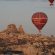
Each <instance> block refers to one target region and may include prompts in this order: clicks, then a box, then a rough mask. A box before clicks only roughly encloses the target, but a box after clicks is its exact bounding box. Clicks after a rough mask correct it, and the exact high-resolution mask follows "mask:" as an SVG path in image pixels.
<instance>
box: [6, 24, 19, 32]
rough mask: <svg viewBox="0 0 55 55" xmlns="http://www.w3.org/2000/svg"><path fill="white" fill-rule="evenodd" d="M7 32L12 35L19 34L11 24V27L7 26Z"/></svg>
mask: <svg viewBox="0 0 55 55" xmlns="http://www.w3.org/2000/svg"><path fill="white" fill-rule="evenodd" d="M7 31H8V32H12V33H16V32H18V31H17V28H16V25H15V24H10V25H8V26H7Z"/></svg>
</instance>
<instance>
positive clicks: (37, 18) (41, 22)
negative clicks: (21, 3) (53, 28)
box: [32, 12, 48, 32]
mask: <svg viewBox="0 0 55 55" xmlns="http://www.w3.org/2000/svg"><path fill="white" fill-rule="evenodd" d="M47 20H48V17H47V15H46V14H45V13H43V12H36V13H34V14H33V15H32V22H33V24H34V25H35V26H36V28H37V29H38V30H39V32H41V30H42V28H43V27H44V26H45V24H46V23H47Z"/></svg>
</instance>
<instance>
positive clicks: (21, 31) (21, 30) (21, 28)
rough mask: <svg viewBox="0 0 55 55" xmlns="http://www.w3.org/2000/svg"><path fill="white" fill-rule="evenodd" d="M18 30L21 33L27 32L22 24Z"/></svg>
mask: <svg viewBox="0 0 55 55" xmlns="http://www.w3.org/2000/svg"><path fill="white" fill-rule="evenodd" d="M18 32H19V33H21V34H25V32H24V30H23V27H22V25H20V26H19V28H18Z"/></svg>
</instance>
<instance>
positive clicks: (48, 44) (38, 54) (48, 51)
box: [0, 24, 55, 55]
mask: <svg viewBox="0 0 55 55" xmlns="http://www.w3.org/2000/svg"><path fill="white" fill-rule="evenodd" d="M9 49H10V50H12V51H22V52H23V54H22V55H55V37H54V36H53V35H51V36H45V35H41V34H27V33H25V31H24V29H23V27H22V25H20V27H19V28H16V25H15V24H10V25H8V26H7V29H6V30H3V31H2V32H0V53H1V51H7V50H9Z"/></svg>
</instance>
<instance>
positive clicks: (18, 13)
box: [0, 0, 55, 35]
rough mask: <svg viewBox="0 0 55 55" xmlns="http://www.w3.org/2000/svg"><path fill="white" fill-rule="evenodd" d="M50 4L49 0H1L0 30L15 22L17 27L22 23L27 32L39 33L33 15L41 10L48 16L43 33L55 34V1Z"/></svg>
mask: <svg viewBox="0 0 55 55" xmlns="http://www.w3.org/2000/svg"><path fill="white" fill-rule="evenodd" d="M49 4H50V3H49V2H48V0H16V1H15V0H12V1H11V0H0V30H4V29H5V28H6V26H7V25H8V24H11V23H14V24H16V25H17V27H19V25H21V24H22V25H23V28H24V30H25V31H26V32H27V33H38V30H37V28H36V27H35V26H34V25H33V23H32V21H31V17H32V15H33V13H35V12H40V11H41V12H44V13H46V14H47V16H48V22H47V24H46V25H45V26H44V28H43V29H42V33H43V34H50V35H51V34H53V35H55V2H54V6H52V7H50V5H49Z"/></svg>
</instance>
